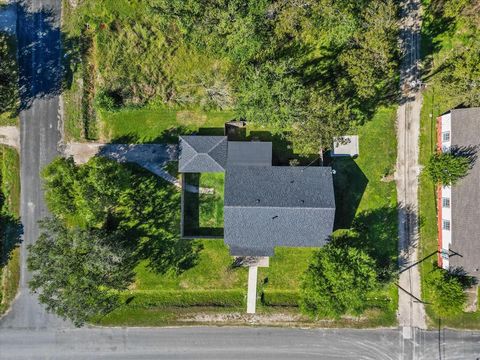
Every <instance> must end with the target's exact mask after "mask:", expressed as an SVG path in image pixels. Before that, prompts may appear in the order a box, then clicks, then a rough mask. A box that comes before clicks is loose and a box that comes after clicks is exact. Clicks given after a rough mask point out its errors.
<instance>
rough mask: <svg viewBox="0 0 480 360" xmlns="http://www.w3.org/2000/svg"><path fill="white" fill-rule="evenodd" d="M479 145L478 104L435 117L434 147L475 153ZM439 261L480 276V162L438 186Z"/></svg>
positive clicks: (447, 267) (479, 113) (443, 265)
mask: <svg viewBox="0 0 480 360" xmlns="http://www.w3.org/2000/svg"><path fill="white" fill-rule="evenodd" d="M479 145H480V108H469V109H455V110H451V111H449V112H448V113H445V114H443V115H442V116H440V117H438V118H437V150H438V151H441V152H450V151H458V152H464V153H466V152H467V153H469V154H470V155H473V156H474V157H475V156H476V155H475V153H476V151H477V149H480V148H479ZM437 210H438V219H437V220H438V251H439V255H438V265H439V266H441V267H442V268H444V269H449V268H450V267H462V268H463V269H464V270H465V271H466V272H467V273H468V274H470V275H472V276H476V277H480V164H476V163H474V165H473V167H472V169H471V170H470V171H469V173H468V175H467V176H465V178H463V179H461V180H460V181H459V182H458V183H457V184H456V185H454V186H439V187H438V189H437Z"/></svg>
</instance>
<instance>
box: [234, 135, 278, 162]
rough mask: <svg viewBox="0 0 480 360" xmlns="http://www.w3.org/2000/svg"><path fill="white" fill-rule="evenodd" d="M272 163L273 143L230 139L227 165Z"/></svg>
mask: <svg viewBox="0 0 480 360" xmlns="http://www.w3.org/2000/svg"><path fill="white" fill-rule="evenodd" d="M270 165H272V143H271V142H259V141H251V142H246V141H229V142H228V155H227V166H229V167H231V166H270Z"/></svg>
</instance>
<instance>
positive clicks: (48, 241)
mask: <svg viewBox="0 0 480 360" xmlns="http://www.w3.org/2000/svg"><path fill="white" fill-rule="evenodd" d="M43 177H44V180H45V189H46V198H47V205H48V207H49V210H50V211H51V212H52V213H53V215H54V217H53V218H52V219H50V220H47V221H45V222H44V223H43V224H42V234H41V236H40V238H39V240H38V241H37V243H35V245H34V246H31V247H30V253H29V258H28V264H29V268H30V269H31V271H33V272H34V278H33V280H32V282H31V283H30V288H31V289H32V290H34V291H37V292H39V294H40V301H41V302H43V303H45V304H46V305H47V308H48V309H49V310H51V311H54V312H55V313H57V314H58V315H60V316H62V317H67V318H69V319H71V320H72V321H74V322H75V324H76V325H79V326H80V325H82V324H83V323H84V322H85V321H88V319H90V318H91V317H92V316H96V315H102V314H105V313H108V312H110V311H111V310H113V309H114V308H115V307H116V306H118V305H119V297H118V291H119V290H124V289H126V287H127V286H128V285H129V284H130V283H131V282H132V281H133V275H132V274H133V269H134V267H135V266H136V264H138V262H139V261H142V260H147V261H148V264H149V267H150V268H151V269H152V270H154V271H157V272H166V271H169V270H173V271H176V272H180V271H183V270H184V269H186V268H188V267H190V266H192V265H193V264H194V263H195V261H196V259H197V254H198V251H199V250H200V248H199V247H198V246H197V244H196V243H195V242H192V241H181V240H179V230H180V228H179V227H180V225H179V211H175V209H177V210H179V209H180V194H179V192H178V191H177V189H176V188H175V187H174V186H173V185H171V184H168V183H167V182H165V181H164V180H163V179H160V178H158V177H156V176H155V175H153V174H151V173H150V172H148V171H146V170H143V169H141V168H138V167H135V166H133V165H128V164H119V163H117V162H115V161H113V160H108V159H104V158H92V159H91V160H89V161H88V162H87V163H86V164H83V165H76V164H75V163H74V162H73V160H72V159H71V158H70V159H64V158H57V159H55V160H54V161H53V162H52V163H50V164H49V165H48V166H47V167H46V168H45V169H44V171H43Z"/></svg>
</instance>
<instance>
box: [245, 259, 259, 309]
mask: <svg viewBox="0 0 480 360" xmlns="http://www.w3.org/2000/svg"><path fill="white" fill-rule="evenodd" d="M257 275H258V267H257V266H249V267H248V295H247V313H248V314H255V309H256V305H257Z"/></svg>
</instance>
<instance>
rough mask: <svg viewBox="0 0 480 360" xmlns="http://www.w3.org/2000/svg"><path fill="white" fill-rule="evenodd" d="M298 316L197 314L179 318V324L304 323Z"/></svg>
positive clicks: (236, 313)
mask: <svg viewBox="0 0 480 360" xmlns="http://www.w3.org/2000/svg"><path fill="white" fill-rule="evenodd" d="M305 320H306V319H305V318H304V316H302V315H299V314H283V313H276V314H246V313H240V312H233V313H220V314H207V313H198V314H192V315H190V316H185V317H182V318H179V319H178V321H179V322H185V323H202V324H215V325H221V324H252V325H254V324H258V325H260V324H261V325H287V324H295V323H297V324H298V323H303V322H305Z"/></svg>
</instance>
